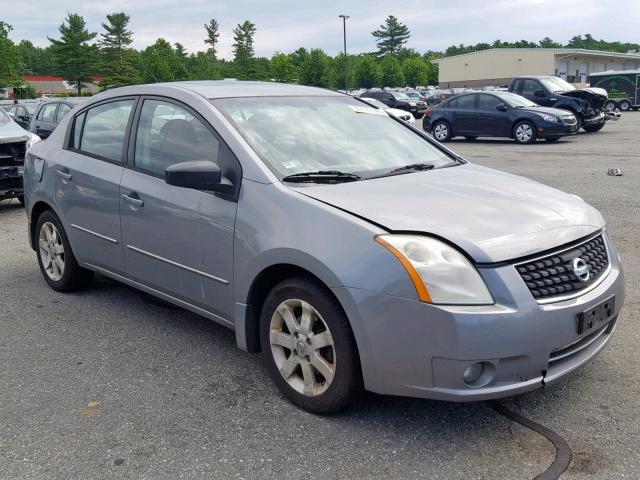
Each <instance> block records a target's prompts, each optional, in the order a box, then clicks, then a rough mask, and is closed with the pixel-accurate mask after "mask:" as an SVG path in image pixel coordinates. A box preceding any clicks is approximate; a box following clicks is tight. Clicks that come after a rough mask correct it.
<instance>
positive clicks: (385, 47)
mask: <svg viewBox="0 0 640 480" xmlns="http://www.w3.org/2000/svg"><path fill="white" fill-rule="evenodd" d="M371 35H373V36H374V37H375V38H376V39H377V41H376V45H377V46H378V55H379V56H383V55H386V54H388V53H392V54H396V53H398V52H399V51H400V48H402V46H403V45H404V44H405V43H407V40H409V37H410V36H411V33H410V32H409V28H408V27H407V26H406V25H404V24H402V23H400V22H399V21H398V19H397V18H396V17H394V16H393V15H389V16H388V17H387V18H386V20H385V22H384V25H380V29H379V30H375V31H373V32H371Z"/></svg>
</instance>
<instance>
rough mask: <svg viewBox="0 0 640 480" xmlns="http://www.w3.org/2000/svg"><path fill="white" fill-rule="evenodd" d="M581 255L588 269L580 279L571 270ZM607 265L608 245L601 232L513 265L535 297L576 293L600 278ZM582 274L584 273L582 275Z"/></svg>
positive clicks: (542, 298) (546, 297) (551, 296)
mask: <svg viewBox="0 0 640 480" xmlns="http://www.w3.org/2000/svg"><path fill="white" fill-rule="evenodd" d="M576 258H581V259H582V260H584V262H585V263H586V264H587V267H588V269H589V278H588V280H587V281H583V280H581V279H580V278H578V276H577V275H576V274H575V273H574V267H573V262H574V261H575V259H576ZM608 266H609V256H608V255H607V247H606V245H605V242H604V238H603V236H602V235H598V236H597V237H594V238H592V239H590V240H587V241H586V242H584V243H581V244H579V245H576V246H575V247H571V248H568V249H562V250H559V251H558V252H556V253H550V254H549V255H547V256H544V257H542V258H537V259H535V260H531V261H530V262H526V263H521V264H518V265H516V269H517V270H518V273H519V274H520V277H522V280H524V282H525V284H526V285H527V287H528V288H529V290H530V291H531V294H532V295H533V297H534V298H535V299H536V300H538V301H541V300H550V299H553V298H554V297H563V296H566V295H573V294H578V293H580V292H581V291H582V290H585V289H586V288H589V287H590V286H591V285H593V284H594V283H596V282H597V281H599V280H600V277H601V276H602V275H603V273H604V272H605V271H606V270H607V268H608ZM583 278H584V277H583Z"/></svg>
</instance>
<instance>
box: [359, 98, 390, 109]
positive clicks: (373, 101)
mask: <svg viewBox="0 0 640 480" xmlns="http://www.w3.org/2000/svg"><path fill="white" fill-rule="evenodd" d="M361 98H362V100H364V101H365V102H367V103H368V104H369V105H371V106H374V107H376V108H381V109H383V110H384V109H385V108H389V107H387V106H386V105H385V104H384V103H382V102H381V101H380V100H376V99H375V98H368V97H361Z"/></svg>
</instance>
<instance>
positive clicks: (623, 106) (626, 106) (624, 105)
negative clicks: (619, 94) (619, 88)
mask: <svg viewBox="0 0 640 480" xmlns="http://www.w3.org/2000/svg"><path fill="white" fill-rule="evenodd" d="M618 108H619V109H620V111H621V112H628V111H629V110H631V102H630V101H629V100H627V99H625V100H620V102H618Z"/></svg>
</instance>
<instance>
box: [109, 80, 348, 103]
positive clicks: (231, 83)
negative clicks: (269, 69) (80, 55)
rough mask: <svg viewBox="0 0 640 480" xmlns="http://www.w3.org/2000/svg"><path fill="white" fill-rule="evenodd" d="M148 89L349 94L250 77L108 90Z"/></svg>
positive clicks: (230, 94) (228, 94) (215, 94)
mask: <svg viewBox="0 0 640 480" xmlns="http://www.w3.org/2000/svg"><path fill="white" fill-rule="evenodd" d="M144 90H147V91H148V93H149V94H154V93H155V94H158V93H161V92H164V93H170V91H171V90H189V91H191V92H194V93H196V94H198V95H200V96H202V97H205V98H208V99H214V98H235V97H285V96H305V97H308V96H315V97H319V96H345V95H346V94H343V93H339V92H334V91H332V90H326V89H324V88H317V87H308V86H304V85H292V84H289V83H276V82H256V81H246V80H199V81H194V80H188V81H184V82H170V83H153V84H147V85H132V86H128V87H118V88H114V89H112V90H108V91H107V92H109V93H115V94H118V95H123V94H124V95H126V94H131V95H140V94H144Z"/></svg>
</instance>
